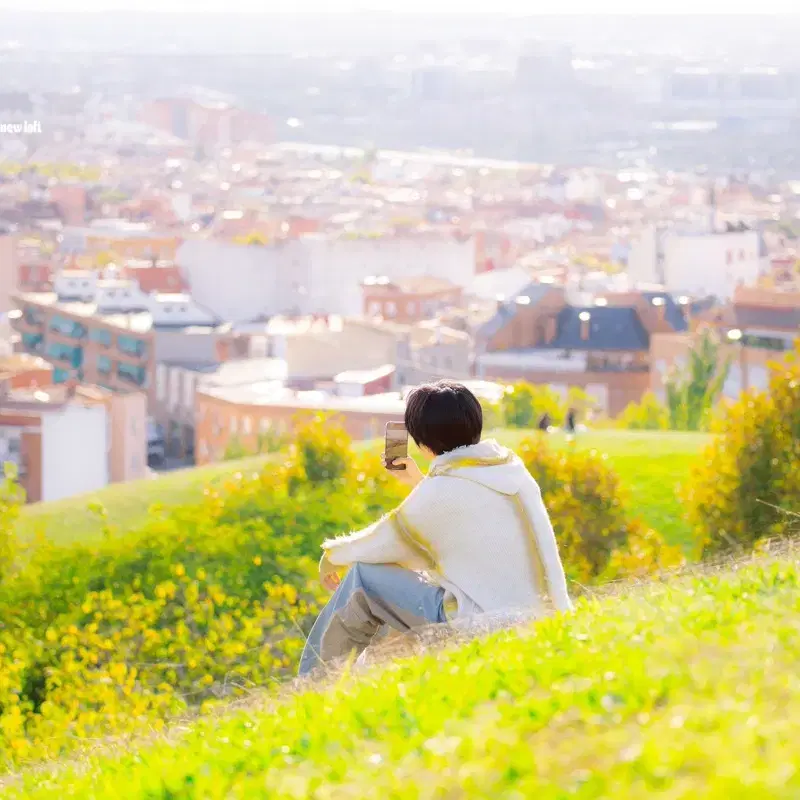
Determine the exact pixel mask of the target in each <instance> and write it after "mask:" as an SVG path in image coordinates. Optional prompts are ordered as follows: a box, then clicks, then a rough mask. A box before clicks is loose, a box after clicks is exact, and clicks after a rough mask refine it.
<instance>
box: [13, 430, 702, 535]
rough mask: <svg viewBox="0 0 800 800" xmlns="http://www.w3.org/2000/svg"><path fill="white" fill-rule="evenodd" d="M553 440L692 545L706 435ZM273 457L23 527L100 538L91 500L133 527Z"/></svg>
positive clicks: (106, 496)
mask: <svg viewBox="0 0 800 800" xmlns="http://www.w3.org/2000/svg"><path fill="white" fill-rule="evenodd" d="M530 435H531V433H530V431H501V432H500V433H499V434H498V435H497V438H498V439H499V440H500V441H501V442H502V443H503V444H506V445H508V446H510V447H514V446H516V445H517V444H518V443H519V441H520V440H521V439H523V438H525V437H527V436H530ZM548 441H550V442H551V443H552V444H553V445H554V446H556V447H562V448H563V447H569V446H575V447H577V448H578V449H595V450H598V451H599V452H601V453H605V454H606V455H607V456H608V458H609V461H610V463H611V464H612V465H613V467H614V469H615V470H617V472H618V473H619V475H620V478H621V479H622V482H623V485H624V486H626V487H627V489H628V491H629V492H630V494H631V499H632V502H633V507H634V509H636V511H637V513H638V514H639V515H640V516H641V517H642V518H643V519H644V520H645V521H646V522H647V523H648V524H649V525H651V526H652V527H654V528H655V529H656V530H658V531H659V532H660V533H662V534H663V535H664V537H665V538H666V539H667V540H668V541H669V542H670V543H671V544H680V545H683V546H685V547H687V548H688V547H689V546H690V545H691V533H690V531H689V527H688V525H687V524H686V522H685V521H684V520H683V515H682V509H681V504H680V502H679V501H678V499H677V497H676V495H675V489H676V487H677V485H678V484H680V483H681V482H682V481H684V480H685V478H686V476H687V475H688V469H689V465H690V463H691V462H692V460H693V459H695V458H696V457H697V455H698V453H699V451H700V450H701V448H702V446H703V444H704V443H705V442H707V441H708V437H707V436H705V435H704V434H689V433H649V432H635V431H616V430H601V431H593V432H591V433H586V434H583V435H580V436H578V438H577V441H576V442H575V443H574V445H571V444H569V443H567V441H566V440H565V438H564V437H563V436H561V435H558V434H556V435H553V436H551V437H549V439H548ZM357 447H359V448H368V449H370V450H374V451H375V453H376V455H377V453H378V452H379V450H380V447H381V444H380V442H370V443H367V444H360V445H357ZM269 458H270V457H269V456H260V457H255V458H248V459H244V460H242V461H231V462H223V463H221V464H214V465H211V466H207V467H200V468H198V469H188V470H178V471H176V472H172V473H169V474H167V475H163V476H161V477H158V478H154V479H152V480H144V481H133V482H131V483H125V484H117V485H113V486H109V487H108V488H106V489H103V490H102V491H100V492H96V493H94V494H91V495H81V496H78V497H73V498H69V499H66V500H59V501H55V502H51V503H37V504H34V505H30V506H26V507H25V508H24V509H23V512H22V516H21V519H20V521H19V523H18V529H19V532H20V534H21V535H22V536H26V537H27V536H30V535H32V534H33V533H35V532H37V531H41V532H42V533H43V534H44V535H45V536H47V537H48V538H49V539H51V540H52V541H55V542H59V543H64V542H67V541H89V540H91V539H96V538H98V537H99V536H100V534H101V525H100V522H99V520H98V518H97V516H96V515H95V514H94V513H92V512H91V511H90V510H89V506H90V503H92V502H93V501H99V502H101V503H102V504H103V505H104V506H105V508H106V510H107V512H108V519H109V522H110V523H111V524H112V525H114V526H116V527H117V528H118V529H119V530H120V531H123V532H124V531H125V530H132V529H135V528H137V527H139V526H140V525H141V524H142V523H143V522H144V521H145V520H146V518H147V513H148V509H149V508H150V506H152V505H154V504H160V505H163V506H176V505H182V504H188V503H194V502H197V501H198V500H199V499H200V497H201V496H202V494H203V490H204V489H205V488H206V486H208V485H209V484H212V483H215V482H218V481H221V480H224V479H225V477H226V476H229V475H231V474H233V473H236V472H240V471H248V470H256V469H259V468H260V467H261V466H263V465H264V464H265V463H267V462H268V460H269Z"/></svg>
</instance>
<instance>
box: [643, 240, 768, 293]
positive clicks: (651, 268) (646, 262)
mask: <svg viewBox="0 0 800 800" xmlns="http://www.w3.org/2000/svg"><path fill="white" fill-rule="evenodd" d="M765 266H766V265H765V264H764V260H763V257H762V255H761V237H760V235H759V233H758V231H755V230H750V229H747V230H726V231H720V232H709V231H704V232H698V233H694V232H691V233H690V232H684V231H679V230H675V229H667V230H663V231H660V230H657V229H656V228H655V227H654V226H650V227H648V228H647V229H645V231H644V232H643V233H642V235H641V236H640V237H639V239H637V240H635V241H634V242H633V243H632V244H631V249H630V253H629V256H628V276H629V279H630V281H631V283H632V284H634V285H645V284H647V285H652V284H658V285H661V286H663V287H664V288H665V289H666V290H667V291H668V292H672V293H684V294H687V295H693V296H696V297H703V296H708V295H714V296H715V297H717V298H719V299H720V300H727V299H730V298H731V297H732V296H733V293H734V290H735V289H736V287H737V286H739V285H746V286H750V285H753V284H755V283H756V281H757V280H758V278H759V276H760V275H761V274H762V271H763V269H764V268H765Z"/></svg>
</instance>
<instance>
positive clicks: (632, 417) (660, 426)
mask: <svg viewBox="0 0 800 800" xmlns="http://www.w3.org/2000/svg"><path fill="white" fill-rule="evenodd" d="M617 422H618V424H619V427H622V428H626V429H628V430H632V431H666V430H669V411H668V410H667V407H666V406H665V405H664V404H663V403H661V402H660V401H659V399H658V398H657V397H656V396H655V394H653V392H647V393H645V395H644V396H643V397H642V399H641V401H640V402H639V403H630V404H629V405H628V406H626V408H625V410H624V411H623V412H622V414H620V415H619V418H618V420H617Z"/></svg>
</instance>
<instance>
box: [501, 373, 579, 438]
mask: <svg viewBox="0 0 800 800" xmlns="http://www.w3.org/2000/svg"><path fill="white" fill-rule="evenodd" d="M501 405H502V410H503V417H504V419H505V423H506V425H507V426H508V427H509V428H535V427H536V426H537V425H538V423H539V419H540V418H541V417H542V415H543V414H549V415H550V419H551V424H553V425H559V424H561V423H562V422H563V420H564V418H565V417H566V414H567V408H566V404H565V403H564V401H563V399H562V398H561V395H560V394H559V393H558V392H557V391H555V390H554V389H553V388H551V387H550V386H546V385H536V386H533V385H531V384H529V383H525V382H520V383H515V384H514V385H513V386H510V387H509V389H508V391H507V392H506V393H505V395H503V399H502V402H501Z"/></svg>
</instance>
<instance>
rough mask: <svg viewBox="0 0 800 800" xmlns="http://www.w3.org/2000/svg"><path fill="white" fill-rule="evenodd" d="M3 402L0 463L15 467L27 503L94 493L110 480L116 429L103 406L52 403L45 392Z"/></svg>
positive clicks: (0, 420) (0, 424)
mask: <svg viewBox="0 0 800 800" xmlns="http://www.w3.org/2000/svg"><path fill="white" fill-rule="evenodd" d="M21 394H22V393H20V392H17V393H16V396H15V398H14V399H13V400H10V399H3V400H2V401H0V461H2V462H3V463H6V462H12V463H15V464H16V465H17V471H18V474H19V477H20V481H21V483H22V485H23V486H24V487H25V489H26V491H27V494H28V498H29V500H35V501H46V500H60V499H62V498H65V497H72V496H73V495H76V494H84V493H86V492H93V491H96V490H98V489H102V488H103V487H104V486H107V485H108V483H109V481H110V479H111V475H110V463H109V449H110V446H111V432H112V426H111V424H110V418H109V415H108V412H107V409H106V407H105V406H104V405H102V404H96V405H94V404H93V405H84V404H81V403H78V402H69V401H67V402H56V403H53V402H51V399H50V397H49V395H48V394H47V393H46V392H43V391H36V392H32V393H30V398H21V396H20V395H21Z"/></svg>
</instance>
